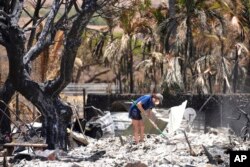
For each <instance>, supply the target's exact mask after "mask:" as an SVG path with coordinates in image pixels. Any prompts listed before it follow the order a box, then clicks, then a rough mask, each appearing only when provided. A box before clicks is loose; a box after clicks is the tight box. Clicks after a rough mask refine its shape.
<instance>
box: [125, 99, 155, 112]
mask: <svg viewBox="0 0 250 167" xmlns="http://www.w3.org/2000/svg"><path fill="white" fill-rule="evenodd" d="M139 102H141V104H142V107H143V109H144V110H147V109H152V108H154V107H155V105H154V103H153V101H152V96H151V95H144V96H141V97H140V98H138V99H137V100H136V101H135V102H134V103H133V104H132V105H131V107H130V111H132V110H134V109H136V110H139V109H138V108H137V106H136V105H137V104H138V103H139Z"/></svg>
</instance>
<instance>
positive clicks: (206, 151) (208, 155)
mask: <svg viewBox="0 0 250 167" xmlns="http://www.w3.org/2000/svg"><path fill="white" fill-rule="evenodd" d="M202 147H203V149H204V151H205V155H206V156H207V158H208V163H210V164H213V165H217V162H216V160H215V159H214V157H213V156H212V154H211V153H210V152H209V151H208V150H207V148H206V147H205V146H204V145H203V144H202Z"/></svg>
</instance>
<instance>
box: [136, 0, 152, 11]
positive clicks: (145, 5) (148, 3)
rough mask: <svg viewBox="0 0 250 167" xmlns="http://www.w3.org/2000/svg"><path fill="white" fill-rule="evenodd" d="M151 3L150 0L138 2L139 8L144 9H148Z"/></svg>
mask: <svg viewBox="0 0 250 167" xmlns="http://www.w3.org/2000/svg"><path fill="white" fill-rule="evenodd" d="M151 5H152V2H151V0H144V3H140V6H139V8H140V10H146V9H149V8H150V7H151Z"/></svg>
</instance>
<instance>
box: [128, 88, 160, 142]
mask: <svg viewBox="0 0 250 167" xmlns="http://www.w3.org/2000/svg"><path fill="white" fill-rule="evenodd" d="M162 100H163V96H162V95H161V94H160V93H157V94H153V95H144V96H141V97H140V98H138V99H137V100H136V101H134V102H133V104H132V105H131V107H130V110H129V118H131V119H132V124H133V131H134V139H135V143H136V144H137V143H139V141H143V140H144V123H143V120H142V116H141V114H146V115H151V109H152V108H154V107H155V106H157V105H158V104H160V103H162ZM139 135H140V138H139Z"/></svg>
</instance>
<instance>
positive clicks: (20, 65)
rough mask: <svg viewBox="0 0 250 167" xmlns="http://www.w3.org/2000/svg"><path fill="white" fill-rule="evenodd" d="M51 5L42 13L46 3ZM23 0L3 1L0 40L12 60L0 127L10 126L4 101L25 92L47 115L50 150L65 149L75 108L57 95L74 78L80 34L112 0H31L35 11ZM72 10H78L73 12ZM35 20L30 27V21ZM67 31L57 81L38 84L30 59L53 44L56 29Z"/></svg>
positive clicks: (45, 123)
mask: <svg viewBox="0 0 250 167" xmlns="http://www.w3.org/2000/svg"><path fill="white" fill-rule="evenodd" d="M50 2H51V4H49V5H48V7H49V10H48V11H47V13H45V14H44V15H43V16H41V14H40V10H41V9H42V7H43V5H44V4H46V3H50ZM24 3H25V1H24V0H4V1H1V3H0V44H1V45H2V46H3V47H5V49H6V51H7V56H8V61H9V74H8V78H7V80H6V81H5V83H4V85H3V87H2V88H1V90H0V100H1V101H2V102H1V105H0V109H1V110H0V111H1V112H0V113H1V114H0V116H1V118H2V119H3V120H5V121H1V125H0V128H1V131H2V133H6V132H8V131H9V130H10V122H9V121H8V119H7V117H6V115H9V113H8V110H6V106H5V105H4V103H5V104H8V103H9V102H10V99H11V98H12V96H13V95H14V93H15V92H19V93H21V94H22V95H23V96H24V97H25V98H26V99H27V100H29V101H31V102H32V103H33V104H34V105H35V106H36V107H37V109H38V110H39V111H40V112H41V113H42V115H43V127H44V132H45V135H46V143H47V144H48V147H49V149H54V148H62V149H66V146H67V143H66V141H67V140H66V137H67V134H66V127H67V124H68V123H69V122H70V119H71V115H72V111H71V108H70V107H69V106H68V105H67V104H65V103H63V101H61V100H60V99H59V94H60V92H61V91H62V90H63V89H64V88H65V87H66V86H67V84H68V83H69V82H70V81H71V76H72V71H73V66H74V60H75V57H76V54H77V50H78V47H79V45H80V44H81V36H82V33H83V31H84V29H85V27H86V26H87V24H88V22H89V20H90V19H91V17H92V15H93V14H94V13H95V12H96V11H98V10H101V8H102V7H103V6H106V5H111V4H113V3H114V1H110V0H84V1H76V0H53V1H46V0H37V1H33V2H32V3H33V6H34V13H33V14H31V13H30V11H28V10H27V9H26V8H25V7H24ZM72 10H74V11H75V14H74V15H69V13H70V11H72ZM22 12H25V13H26V15H28V16H29V17H30V20H29V21H28V22H27V23H26V24H25V25H24V26H23V27H21V26H20V25H19V20H20V18H21V14H22ZM41 22H44V23H45V24H44V27H43V29H42V30H41V31H40V32H39V33H37V27H38V26H39V25H40V24H41ZM30 25H31V26H30ZM59 30H60V31H64V43H63V51H62V55H61V63H60V74H59V75H58V76H56V77H55V78H54V79H53V80H47V81H44V82H43V83H38V82H36V81H34V80H32V78H31V71H32V68H31V63H32V61H34V60H35V59H37V58H38V57H39V55H40V53H41V52H42V51H43V50H44V49H45V48H48V47H50V46H51V45H53V44H54V40H55V39H54V37H55V34H56V32H57V31H59Z"/></svg>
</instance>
